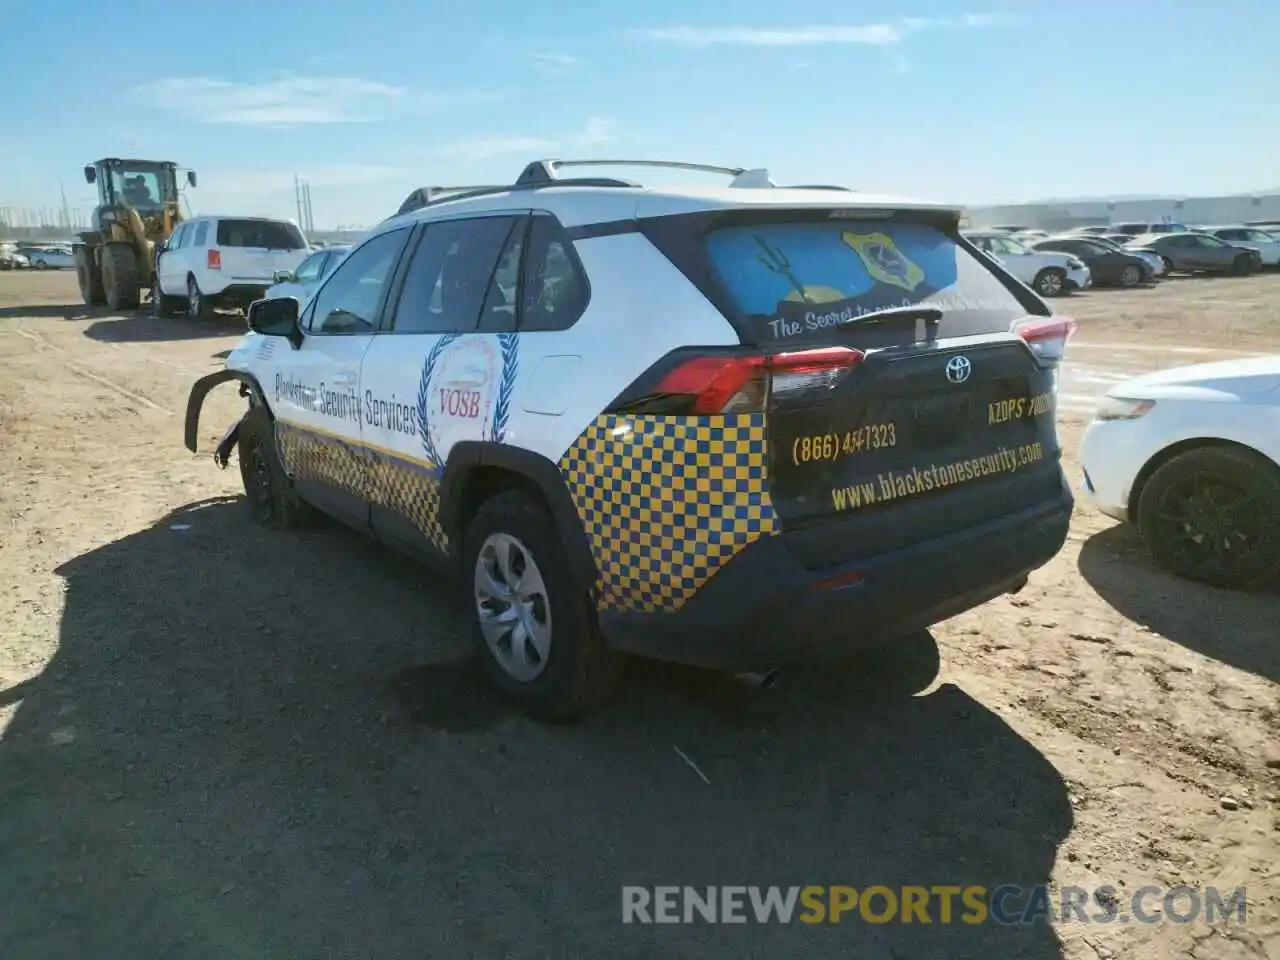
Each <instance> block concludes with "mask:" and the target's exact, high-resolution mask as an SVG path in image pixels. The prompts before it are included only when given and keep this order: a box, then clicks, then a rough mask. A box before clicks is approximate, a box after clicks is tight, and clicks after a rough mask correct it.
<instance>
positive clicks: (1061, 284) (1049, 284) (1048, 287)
mask: <svg viewBox="0 0 1280 960" xmlns="http://www.w3.org/2000/svg"><path fill="white" fill-rule="evenodd" d="M1031 287H1032V289H1033V290H1035V292H1036V293H1038V294H1040V296H1042V297H1060V296H1062V295H1063V294H1064V293H1066V292H1067V274H1066V272H1065V271H1063V270H1059V269H1058V268H1057V267H1048V268H1046V269H1044V270H1041V271H1040V272H1039V273H1037V274H1036V278H1035V280H1033V281H1032V283H1031Z"/></svg>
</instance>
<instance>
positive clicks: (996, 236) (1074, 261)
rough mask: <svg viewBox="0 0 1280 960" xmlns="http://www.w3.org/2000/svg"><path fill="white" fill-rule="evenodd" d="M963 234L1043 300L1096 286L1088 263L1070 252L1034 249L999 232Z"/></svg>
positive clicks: (968, 231) (988, 231) (970, 232)
mask: <svg viewBox="0 0 1280 960" xmlns="http://www.w3.org/2000/svg"><path fill="white" fill-rule="evenodd" d="M964 235H965V238H966V239H968V240H969V242H970V243H972V244H973V245H974V246H975V247H977V248H978V249H979V250H981V251H983V252H984V253H986V254H989V255H990V256H993V257H995V258H996V259H997V260H999V261H1000V262H1001V263H1002V264H1004V265H1005V266H1006V267H1008V269H1009V272H1010V273H1012V274H1013V275H1014V276H1015V277H1017V278H1018V279H1019V280H1021V281H1022V282H1023V283H1025V284H1026V285H1027V286H1028V287H1030V288H1031V289H1032V290H1034V291H1035V292H1036V293H1038V294H1040V296H1042V297H1061V296H1065V295H1066V294H1068V293H1070V292H1071V291H1073V290H1087V289H1089V287H1091V286H1092V285H1093V276H1092V274H1091V273H1090V272H1089V268H1088V267H1087V266H1086V265H1085V262H1084V261H1083V260H1081V259H1080V258H1079V257H1073V256H1071V254H1069V253H1053V252H1052V251H1048V250H1032V249H1031V248H1030V247H1028V246H1027V245H1026V244H1024V243H1023V242H1022V241H1021V240H1019V239H1018V238H1016V237H1013V236H1010V235H1009V234H1007V233H1002V232H1000V231H999V230H967V231H965V234H964Z"/></svg>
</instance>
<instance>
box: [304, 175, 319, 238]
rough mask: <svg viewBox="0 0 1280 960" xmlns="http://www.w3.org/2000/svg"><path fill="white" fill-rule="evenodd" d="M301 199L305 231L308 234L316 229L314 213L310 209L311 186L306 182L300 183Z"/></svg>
mask: <svg viewBox="0 0 1280 960" xmlns="http://www.w3.org/2000/svg"><path fill="white" fill-rule="evenodd" d="M302 197H303V200H302V202H303V207H304V209H305V213H306V218H307V226H306V231H307V233H309V234H310V233H313V232H314V231H315V229H316V218H315V211H314V210H313V209H312V207H311V184H310V183H309V182H308V181H306V180H304V181H302Z"/></svg>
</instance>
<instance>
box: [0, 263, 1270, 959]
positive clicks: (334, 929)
mask: <svg viewBox="0 0 1280 960" xmlns="http://www.w3.org/2000/svg"><path fill="white" fill-rule="evenodd" d="M77 301H78V298H77V296H76V294H75V279H74V276H72V275H71V274H70V273H60V274H45V275H41V274H25V273H14V274H0V537H2V540H0V570H2V571H3V579H2V580H0V624H3V626H2V627H0V957H4V958H6V960H8V958H14V960H28V958H32V960H34V958H46V957H47V958H59V960H62V958H71V957H89V956H93V957H99V958H106V957H129V958H137V960H141V958H151V957H157V958H158V957H164V958H203V957H210V958H214V957H217V958H229V957H237V958H240V957H243V958H264V957H281V958H289V960H294V958H303V957H352V958H356V957H359V958H371V957H379V958H380V957H388V958H400V957H405V958H408V957H413V958H420V957H431V956H442V957H443V956H450V957H451V956H466V957H484V958H491V957H556V958H562V957H563V958H568V957H592V958H594V957H606V956H607V957H614V958H619V960H621V958H626V957H636V958H639V957H659V956H660V957H664V958H668V957H699V958H707V957H720V956H725V957H730V956H732V957H746V956H769V957H784V956H785V957H790V956H795V957H805V958H821V957H841V958H847V957H855V956H856V957H859V958H880V957H883V958H928V960H933V958H944V957H945V958H959V957H978V958H990V960H993V958H1020V957H1028V958H1040V957H1046V958H1047V957H1068V958H1087V960H1093V958H1096V957H1123V958H1132V957H1194V958H1196V960H1207V958H1211V957H1212V958H1237V957H1273V958H1274V957H1280V856H1277V853H1278V851H1280V599H1278V598H1277V597H1276V596H1274V595H1242V594H1233V593H1229V592H1224V591H1218V590H1212V589H1208V588H1202V587H1198V586H1196V585H1192V584H1188V583H1185V582H1180V581H1177V580H1175V579H1173V578H1171V577H1169V576H1167V575H1165V574H1163V573H1161V572H1159V571H1157V570H1156V569H1154V568H1153V567H1152V565H1151V564H1150V563H1149V562H1148V561H1147V559H1146V557H1145V554H1144V553H1143V551H1142V550H1141V548H1140V546H1139V544H1137V543H1136V541H1135V540H1134V538H1133V537H1132V536H1131V535H1130V534H1129V532H1127V531H1126V530H1124V529H1121V528H1119V527H1117V526H1116V525H1115V524H1113V523H1112V522H1111V521H1109V520H1107V519H1105V518H1103V517H1101V516H1100V515H1098V514H1096V513H1095V512H1093V511H1092V510H1090V509H1089V508H1088V507H1087V505H1085V504H1078V505H1077V512H1076V515H1075V519H1074V520H1073V523H1072V531H1071V535H1070V540H1069V542H1068V543H1067V545H1066V547H1065V549H1064V550H1063V551H1062V553H1061V554H1060V555H1059V556H1058V557H1057V558H1056V559H1055V560H1054V561H1053V562H1052V563H1050V564H1049V565H1048V566H1047V567H1046V568H1044V569H1043V570H1041V571H1039V572H1038V573H1036V574H1035V575H1034V576H1033V577H1032V580H1031V583H1030V585H1029V586H1028V587H1027V588H1026V589H1025V590H1024V591H1023V592H1022V593H1021V594H1019V595H1017V596H1013V597H1004V598H1001V599H998V600H996V601H994V602H992V603H990V604H988V605H986V606H984V607H982V608H980V609H978V610H976V611H973V612H971V613H968V614H966V615H963V616H961V617H958V618H956V619H954V620H951V621H948V622H946V623H944V624H941V625H939V626H938V627H937V628H936V629H935V630H934V631H933V639H932V640H931V639H930V638H929V637H927V636H925V637H921V638H918V639H917V640H913V641H912V642H911V644H908V645H907V646H908V647H909V648H911V647H912V644H914V645H915V648H919V646H920V644H924V643H926V642H927V643H928V644H930V645H931V644H933V643H935V642H936V645H937V647H938V648H939V649H940V652H941V663H942V667H941V672H940V675H939V676H938V677H937V679H936V681H935V682H934V683H932V684H931V685H930V686H929V687H928V688H927V689H925V690H924V691H922V692H919V693H918V695H911V694H912V692H913V691H910V690H904V689H902V687H903V684H895V683H894V682H892V680H891V675H892V673H891V671H890V672H889V673H885V674H881V675H875V674H874V673H873V674H870V675H868V674H859V673H855V672H852V671H847V670H824V671H811V672H806V671H798V672H796V673H795V674H794V675H792V676H790V677H788V678H784V681H783V682H782V683H781V684H780V685H779V687H778V688H777V690H776V691H774V692H773V693H772V694H770V695H768V696H766V697H764V698H762V699H758V698H755V697H753V696H749V695H747V694H745V693H743V692H740V691H739V690H738V688H737V687H736V686H734V685H732V684H730V683H729V682H728V681H725V680H721V679H719V678H715V677H711V676H707V675H705V674H700V673H697V672H695V671H687V670H680V669H672V668H665V667H658V666H653V665H643V666H641V667H639V668H637V669H635V670H633V671H632V672H631V675H630V677H629V679H628V681H627V683H626V685H625V687H624V689H623V691H622V693H621V695H620V697H619V699H618V701H617V702H616V703H615V704H613V705H612V706H611V707H610V708H609V709H607V710H606V711H605V712H603V713H601V714H599V715H597V716H594V717H592V718H590V719H588V720H587V721H585V722H584V723H582V724H580V725H578V726H574V727H559V728H548V727H543V726H538V725H535V724H533V723H530V722H528V721H526V720H524V719H523V718H520V717H516V716H512V715H511V714H509V713H508V712H507V711H506V710H505V709H504V708H503V707H502V706H501V705H500V704H498V703H496V702H495V701H494V700H493V698H492V697H490V696H489V695H488V694H487V692H486V691H485V689H484V688H483V686H480V685H478V684H477V683H476V682H475V681H474V679H473V678H472V676H471V675H470V674H469V673H467V672H466V669H465V667H463V666H462V665H461V664H462V661H461V660H459V659H458V658H459V657H460V656H461V654H462V653H463V650H464V643H463V632H462V628H461V626H460V619H459V616H458V613H457V608H456V606H455V604H454V600H453V599H452V595H451V593H450V592H449V591H448V590H446V589H445V588H444V587H442V586H439V585H437V584H436V583H434V582H433V581H432V580H431V578H430V577H429V575H428V574H427V573H426V572H425V571H422V570H418V569H416V568H413V567H408V566H406V565H405V564H403V563H402V562H400V560H399V559H398V558H397V557H395V556H393V555H391V554H390V553H388V552H387V551H386V550H384V549H382V548H380V547H377V546H375V545H372V544H370V543H368V542H366V541H365V540H363V539H362V538H361V537H360V536H358V535H355V534H352V533H348V532H346V531H344V530H342V529H339V528H337V527H333V526H322V527H321V528H319V529H316V530H313V531H307V532H304V533H300V534H297V533H273V532H268V531H264V530H261V529H259V528H257V527H255V526H253V525H251V524H250V522H249V521H248V519H247V516H246V511H245V510H244V509H243V504H242V503H240V502H239V499H238V498H239V493H240V487H239V478H238V473H237V471H236V470H235V469H234V466H233V469H231V470H228V471H226V472H219V471H218V470H217V469H216V468H215V466H214V465H213V464H212V462H211V460H210V459H209V457H208V456H207V455H205V454H204V453H202V454H201V455H199V456H192V455H190V454H189V453H188V452H187V451H186V450H185V449H184V448H183V446H182V441H181V434H182V411H183V410H184V407H185V402H186V396H187V390H188V388H189V386H190V383H191V381H192V380H193V379H194V378H195V377H197V376H198V375H200V374H202V373H204V372H207V371H209V370H212V369H215V368H216V367H218V366H220V364H221V362H222V357H223V356H225V352H226V351H227V350H228V349H230V347H231V346H232V345H233V343H234V342H235V339H236V337H238V335H239V333H240V332H241V331H242V330H243V326H242V321H239V320H236V319H234V318H226V322H224V323H222V324H221V325H216V324H214V325H199V324H196V323H193V322H189V321H187V320H185V319H181V318H180V319H177V320H169V321H162V320H156V319H152V318H150V317H147V316H142V315H139V316H125V317H121V316H110V315H107V314H106V313H103V312H101V311H97V312H91V313H88V314H87V313H86V312H85V311H84V309H83V308H81V307H79V306H73V305H72V304H75V303H77ZM1060 309H1061V310H1062V311H1063V312H1068V313H1071V314H1073V315H1074V316H1076V317H1077V318H1078V319H1079V320H1080V325H1081V332H1080V334H1079V336H1078V339H1080V340H1082V341H1091V342H1092V343H1094V344H1097V343H1103V342H1116V343H1128V344H1136V345H1145V346H1146V347H1149V348H1151V349H1150V351H1149V352H1147V353H1142V352H1139V353H1137V354H1135V355H1138V356H1141V357H1143V358H1144V362H1147V363H1149V365H1150V366H1152V367H1155V366H1160V365H1168V364H1172V363H1185V362H1190V360H1192V359H1203V358H1200V357H1195V358H1192V357H1189V356H1187V355H1186V354H1179V353H1176V352H1169V353H1164V352H1161V351H1162V350H1163V349H1164V348H1165V347H1169V346H1172V345H1175V344H1188V343H1190V344H1198V345H1201V346H1204V345H1208V346H1221V347H1223V348H1224V349H1228V350H1247V351H1255V350H1261V351H1266V350H1270V349H1275V348H1276V344H1277V343H1278V342H1280V276H1275V275H1272V276H1263V277H1254V278H1249V279H1219V280H1209V279H1206V280H1174V281H1168V282H1165V283H1162V284H1160V285H1159V286H1158V287H1156V288H1154V289H1144V290H1137V291H1132V292H1123V293H1120V292H1104V291H1094V292H1090V293H1088V294H1085V295H1079V296H1075V297H1073V298H1071V299H1070V300H1068V301H1066V302H1063V303H1062V305H1061V307H1060ZM1098 352H1099V351H1098V350H1097V349H1096V347H1095V349H1094V350H1093V353H1094V354H1095V358H1096V354H1097V353H1098ZM1101 352H1103V353H1105V352H1106V351H1105V350H1104V351H1101ZM240 404H241V401H239V400H237V399H236V398H235V397H234V391H232V390H230V389H226V390H224V391H221V392H220V393H219V394H218V395H215V397H214V398H213V400H212V401H211V403H210V405H209V406H208V407H207V408H206V415H205V417H204V420H203V423H202V444H203V445H204V448H205V449H206V450H208V449H211V446H212V444H213V442H215V441H216V439H217V436H218V435H219V433H220V432H221V430H222V429H223V427H225V426H226V425H227V424H229V423H230V422H231V421H232V419H233V418H234V417H235V416H237V415H238V411H239V409H240ZM1084 416H1087V415H1084ZM1083 420H1084V417H1083V416H1081V415H1075V414H1071V415H1067V416H1064V418H1063V423H1062V432H1063V438H1064V447H1065V449H1066V451H1067V469H1068V471H1069V473H1070V475H1071V477H1072V481H1073V483H1075V482H1077V478H1078V468H1077V465H1076V463H1075V462H1074V459H1073V454H1074V450H1075V449H1076V447H1077V444H1078V441H1079V436H1080V432H1081V430H1082V428H1083ZM958 562H962V561H961V560H960V559H958ZM917 652H919V651H918V649H917ZM681 753H683V755H684V756H687V757H688V758H689V760H690V761H692V763H693V764H696V767H697V770H695V769H693V767H691V766H690V765H689V764H687V763H686V762H685V760H684V759H683V758H682V756H681ZM699 771H700V772H701V774H703V775H705V778H706V780H705V781H704V779H703V777H702V776H700V775H699ZM706 781H709V782H706ZM1149 883H1154V884H1159V885H1162V886H1166V887H1169V886H1174V885H1178V884H1188V885H1191V886H1194V887H1199V888H1204V887H1207V886H1209V885H1216V886H1218V887H1220V888H1227V889H1233V888H1235V887H1238V886H1244V887H1246V888H1247V891H1248V908H1247V909H1248V914H1247V920H1246V922H1245V923H1244V924H1243V925H1242V924H1239V923H1237V922H1234V921H1233V922H1232V923H1230V924H1222V923H1219V924H1217V925H1215V926H1212V927H1211V926H1209V925H1206V924H1204V923H1202V922H1198V921H1197V922H1194V923H1190V924H1177V923H1173V922H1164V923H1160V924H1157V925H1142V924H1136V923H1130V924H1120V923H1110V924H1092V925H1086V924H1084V923H1080V922H1075V923H1066V924H1057V925H1047V924H1044V923H1037V924H1030V925H1025V926H1021V925H1015V926H1001V925H997V924H994V923H986V924H982V925H967V924H963V923H951V924H942V923H939V922H937V921H936V918H935V922H934V923H932V924H930V925H922V924H919V923H916V924H897V923H894V924H888V925H872V924H868V923H866V922H864V921H862V920H861V919H858V918H856V917H854V918H846V919H845V921H844V922H843V923H841V924H839V925H824V926H818V927H806V926H803V925H796V924H792V925H790V926H782V925H771V926H761V925H757V924H754V923H751V924H748V925H745V926H723V925H722V926H711V925H707V924H694V925H687V926H686V925H677V926H635V925H623V924H622V923H621V893H620V888H621V886H622V885H624V884H638V885H659V884H670V885H686V884H687V885H697V886H702V885H709V884H714V885H726V884H758V885H768V884H780V885H790V884H801V885H804V884H850V885H853V886H856V887H865V886H867V885H870V884H884V885H887V886H890V887H899V886H901V885H904V884H920V885H925V886H931V885H936V884H958V885H969V884H981V885H985V886H986V887H988V888H989V889H992V888H995V887H997V886H999V885H1001V884H1019V885H1022V886H1032V885H1035V884H1050V885H1052V887H1053V889H1054V890H1055V891H1058V890H1060V888H1061V887H1063V886H1069V885H1076V886H1080V887H1084V888H1087V889H1090V890H1092V889H1094V888H1097V887H1099V886H1101V885H1106V884H1110V885H1113V886H1114V887H1115V888H1116V891H1117V895H1118V898H1119V900H1120V902H1121V904H1122V907H1123V906H1125V905H1126V904H1127V897H1128V895H1129V894H1130V893H1131V892H1133V891H1135V890H1137V889H1138V888H1140V887H1141V886H1143V885H1144V884H1149ZM1089 912H1090V913H1091V915H1094V916H1096V915H1098V914H1099V911H1098V909H1097V908H1096V907H1095V908H1091V910H1090V911H1089Z"/></svg>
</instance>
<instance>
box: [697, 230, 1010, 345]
mask: <svg viewBox="0 0 1280 960" xmlns="http://www.w3.org/2000/svg"><path fill="white" fill-rule="evenodd" d="M707 250H708V254H709V256H710V258H711V261H712V263H713V265H714V267H715V269H716V270H717V272H718V273H719V275H720V279H721V281H722V283H723V284H724V286H725V288H726V289H727V292H728V293H729V295H730V298H731V299H732V300H733V301H734V303H735V305H736V306H737V307H738V309H739V311H740V312H741V313H742V314H744V315H745V317H746V319H747V321H748V323H749V324H750V325H751V327H752V330H753V332H754V334H755V335H756V337H758V338H759V339H760V340H761V341H771V340H772V341H778V340H781V341H804V340H815V339H830V338H831V335H832V333H833V332H834V331H835V330H836V329H837V328H847V329H854V328H856V325H857V321H858V318H859V317H860V316H863V315H865V314H869V313H872V312H874V311H877V310H883V309H886V308H890V307H909V306H917V305H920V306H930V307H937V308H939V309H941V310H943V311H944V320H943V324H942V328H941V330H940V335H941V336H944V337H946V336H963V335H967V334H970V333H981V332H988V331H996V330H1000V331H1007V330H1008V329H1009V326H1010V324H1011V323H1012V322H1013V321H1014V320H1016V319H1018V318H1020V317H1024V316H1026V315H1027V312H1028V311H1027V308H1026V307H1025V306H1023V305H1022V304H1021V303H1019V301H1018V298H1017V297H1016V296H1015V295H1014V294H1013V292H1012V291H1011V290H1010V289H1009V287H1007V286H1006V285H1005V283H1004V282H1003V281H1002V280H1001V278H1000V277H998V276H997V275H996V274H995V273H993V272H992V269H991V268H990V267H989V266H988V265H987V264H985V263H984V262H982V260H980V259H979V258H978V257H975V256H974V255H973V254H972V253H970V252H969V251H968V250H967V249H965V248H964V247H962V246H960V245H959V244H958V243H957V240H956V237H955V236H954V235H950V234H948V233H947V232H945V231H944V230H942V229H941V228H939V227H936V226H933V225H931V224H926V223H911V222H900V221H892V222H891V221H858V222H856V223H854V222H843V223H832V222H821V223H767V224H760V225H751V226H732V227H725V228H722V229H719V230H715V231H713V232H712V233H711V234H709V235H708V237H707Z"/></svg>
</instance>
